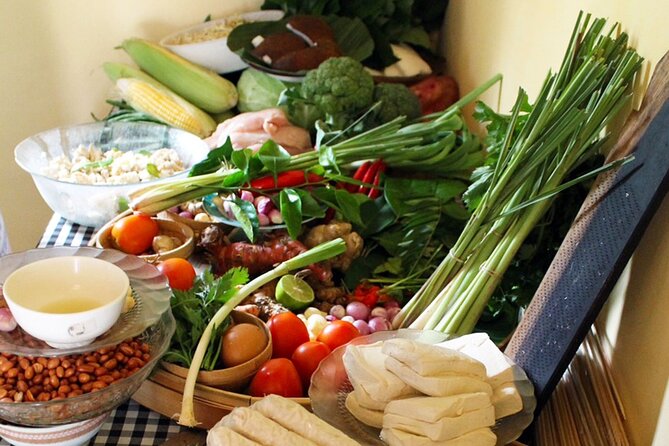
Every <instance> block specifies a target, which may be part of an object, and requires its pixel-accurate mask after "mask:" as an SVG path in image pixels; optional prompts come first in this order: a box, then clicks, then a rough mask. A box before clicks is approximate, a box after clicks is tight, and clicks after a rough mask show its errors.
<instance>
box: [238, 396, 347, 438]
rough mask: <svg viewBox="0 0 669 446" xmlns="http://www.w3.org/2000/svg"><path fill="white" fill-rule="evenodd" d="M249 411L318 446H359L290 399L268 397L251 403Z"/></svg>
mask: <svg viewBox="0 0 669 446" xmlns="http://www.w3.org/2000/svg"><path fill="white" fill-rule="evenodd" d="M251 409H252V410H256V411H258V412H260V413H261V414H263V415H264V416H265V417H267V418H269V419H271V420H273V421H275V422H277V423H278V424H280V425H281V426H283V427H285V428H286V429H288V430H290V431H293V432H295V433H296V434H298V435H300V436H302V437H304V438H306V439H307V440H311V441H312V442H314V443H315V444H317V445H319V446H360V443H358V442H357V441H354V440H352V439H351V438H350V437H348V436H347V435H346V434H344V433H343V432H341V431H340V430H339V429H336V428H334V427H333V426H331V425H329V424H328V423H326V422H325V421H323V420H321V419H320V418H318V417H317V416H316V415H314V414H313V413H311V412H309V411H308V410H307V409H305V408H304V407H303V406H302V405H301V404H298V403H296V402H295V401H293V400H291V399H288V398H284V397H282V396H279V395H268V396H266V397H265V398H263V399H261V400H260V401H257V402H255V403H253V404H252V405H251Z"/></svg>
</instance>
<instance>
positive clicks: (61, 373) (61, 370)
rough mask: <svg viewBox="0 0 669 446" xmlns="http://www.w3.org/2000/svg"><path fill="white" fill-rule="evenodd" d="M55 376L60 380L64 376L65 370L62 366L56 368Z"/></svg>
mask: <svg viewBox="0 0 669 446" xmlns="http://www.w3.org/2000/svg"><path fill="white" fill-rule="evenodd" d="M56 376H57V377H58V378H62V377H63V376H65V369H64V368H63V366H62V365H59V366H58V367H56Z"/></svg>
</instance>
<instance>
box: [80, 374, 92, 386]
mask: <svg viewBox="0 0 669 446" xmlns="http://www.w3.org/2000/svg"><path fill="white" fill-rule="evenodd" d="M90 380H91V375H89V374H88V373H81V374H80V375H79V382H80V383H81V384H86V383H88V382H89V381H90Z"/></svg>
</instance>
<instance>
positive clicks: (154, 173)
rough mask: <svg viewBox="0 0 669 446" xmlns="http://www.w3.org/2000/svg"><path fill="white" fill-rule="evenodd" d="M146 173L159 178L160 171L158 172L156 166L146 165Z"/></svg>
mask: <svg viewBox="0 0 669 446" xmlns="http://www.w3.org/2000/svg"><path fill="white" fill-rule="evenodd" d="M146 171H147V172H149V174H150V175H151V176H152V177H156V178H160V170H158V166H156V165H155V164H153V163H147V165H146Z"/></svg>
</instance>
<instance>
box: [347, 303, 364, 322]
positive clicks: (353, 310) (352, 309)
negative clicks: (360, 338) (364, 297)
mask: <svg viewBox="0 0 669 446" xmlns="http://www.w3.org/2000/svg"><path fill="white" fill-rule="evenodd" d="M346 314H348V315H349V316H352V317H353V319H357V320H360V321H365V320H367V317H368V316H369V307H368V306H367V305H365V304H363V303H362V302H357V301H354V302H351V303H350V304H348V305H346Z"/></svg>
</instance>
